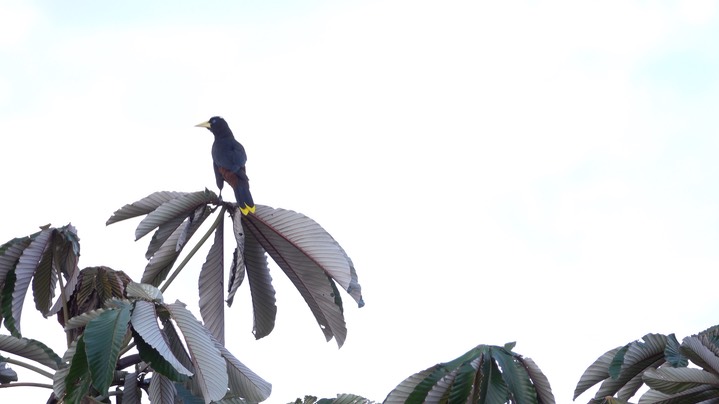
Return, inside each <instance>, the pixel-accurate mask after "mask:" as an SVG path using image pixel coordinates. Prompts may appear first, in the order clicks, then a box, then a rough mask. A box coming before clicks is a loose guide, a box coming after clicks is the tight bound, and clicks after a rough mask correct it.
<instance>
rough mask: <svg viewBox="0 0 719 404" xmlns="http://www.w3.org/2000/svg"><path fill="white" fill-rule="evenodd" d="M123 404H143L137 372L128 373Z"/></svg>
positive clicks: (123, 391) (123, 390) (124, 386)
mask: <svg viewBox="0 0 719 404" xmlns="http://www.w3.org/2000/svg"><path fill="white" fill-rule="evenodd" d="M122 404H142V389H141V388H140V386H139V385H138V383H137V372H132V373H128V374H127V375H126V376H125V383H124V385H123V388H122ZM173 404H174V403H173Z"/></svg>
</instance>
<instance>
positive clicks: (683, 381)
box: [644, 367, 719, 394]
mask: <svg viewBox="0 0 719 404" xmlns="http://www.w3.org/2000/svg"><path fill="white" fill-rule="evenodd" d="M644 382H645V383H646V384H647V386H649V387H650V388H652V389H654V390H658V391H661V392H662V393H665V394H676V393H681V392H682V391H685V390H688V389H690V388H694V387H696V386H699V385H712V386H714V387H715V388H716V387H719V376H717V375H715V374H713V373H709V372H707V371H705V370H702V369H696V368H671V367H665V368H664V367H663V368H659V369H647V371H646V372H644Z"/></svg>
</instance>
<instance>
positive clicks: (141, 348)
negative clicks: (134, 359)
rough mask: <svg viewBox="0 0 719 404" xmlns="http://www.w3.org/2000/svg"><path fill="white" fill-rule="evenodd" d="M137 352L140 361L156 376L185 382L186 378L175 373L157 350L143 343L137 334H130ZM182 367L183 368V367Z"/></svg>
mask: <svg viewBox="0 0 719 404" xmlns="http://www.w3.org/2000/svg"><path fill="white" fill-rule="evenodd" d="M132 336H133V340H134V342H135V346H136V347H137V352H138V354H139V355H140V359H142V361H143V362H145V363H147V364H149V365H150V366H151V367H152V370H153V371H155V372H156V373H158V374H161V375H163V376H165V377H167V378H168V379H170V380H172V381H176V382H182V381H185V380H187V377H188V376H185V375H183V374H181V373H179V372H178V371H177V369H175V367H174V366H173V365H172V364H171V363H170V362H168V361H167V360H166V359H165V358H164V357H163V356H162V355H160V353H159V352H157V350H155V349H154V348H153V347H151V346H150V344H148V343H147V342H145V341H144V340H143V339H142V337H141V336H140V334H138V333H137V332H133V333H132ZM183 367H184V366H183Z"/></svg>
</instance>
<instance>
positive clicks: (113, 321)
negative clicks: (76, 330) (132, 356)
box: [83, 304, 130, 394]
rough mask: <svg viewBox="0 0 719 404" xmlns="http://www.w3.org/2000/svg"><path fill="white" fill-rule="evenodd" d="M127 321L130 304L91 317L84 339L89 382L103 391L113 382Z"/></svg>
mask: <svg viewBox="0 0 719 404" xmlns="http://www.w3.org/2000/svg"><path fill="white" fill-rule="evenodd" d="M129 322H130V305H129V304H126V305H124V306H123V307H122V308H119V309H113V310H107V311H105V312H103V313H102V314H100V315H99V316H98V317H96V318H94V319H92V320H90V322H89V323H88V324H87V327H86V328H85V333H84V334H83V337H84V338H83V339H84V342H85V349H86V353H87V362H88V365H89V368H90V374H91V376H92V385H93V386H94V387H95V389H97V390H98V391H99V392H101V393H102V394H106V393H107V390H108V389H109V387H110V384H111V383H112V378H113V375H114V372H115V367H116V365H117V358H118V356H119V354H120V348H122V342H123V340H124V339H125V334H127V327H128V323H129Z"/></svg>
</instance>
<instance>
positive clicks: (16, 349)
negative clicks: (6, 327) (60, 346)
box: [0, 335, 62, 370]
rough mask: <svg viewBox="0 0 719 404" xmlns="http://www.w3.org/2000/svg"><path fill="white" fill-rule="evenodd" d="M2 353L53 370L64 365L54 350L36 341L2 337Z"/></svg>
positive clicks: (0, 346) (0, 343)
mask: <svg viewBox="0 0 719 404" xmlns="http://www.w3.org/2000/svg"><path fill="white" fill-rule="evenodd" d="M0 351H5V352H9V353H11V354H14V355H18V356H22V357H23V358H26V359H30V360H32V361H35V362H37V363H39V364H41V365H44V366H47V367H49V368H50V369H53V370H57V369H58V368H59V367H60V365H61V364H62V359H60V357H59V356H58V355H57V354H56V353H55V352H54V351H53V350H52V349H50V348H49V347H48V346H47V345H45V344H43V343H42V342H40V341H36V340H34V339H29V338H18V337H13V336H11V335H0Z"/></svg>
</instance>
